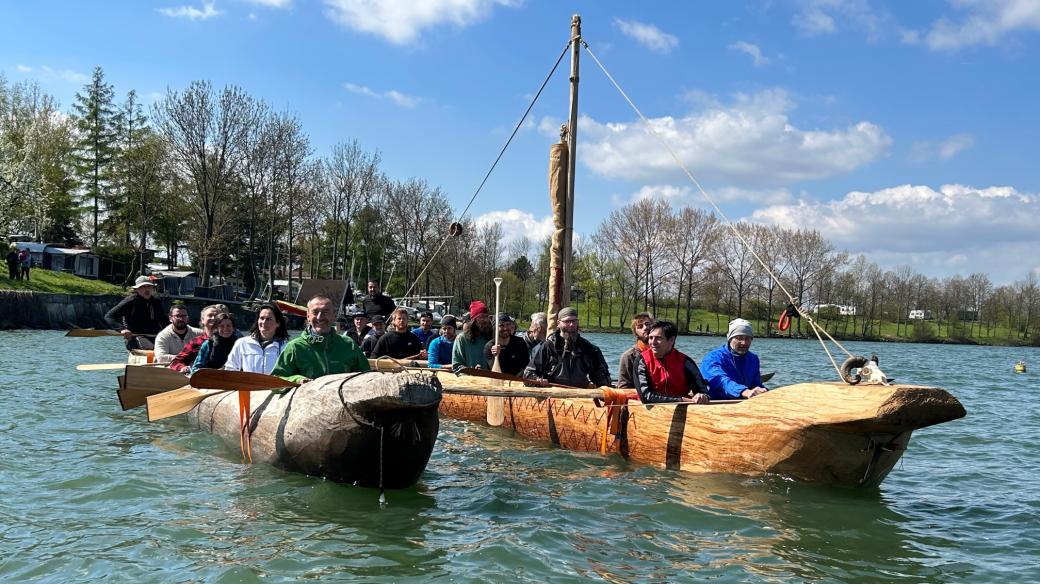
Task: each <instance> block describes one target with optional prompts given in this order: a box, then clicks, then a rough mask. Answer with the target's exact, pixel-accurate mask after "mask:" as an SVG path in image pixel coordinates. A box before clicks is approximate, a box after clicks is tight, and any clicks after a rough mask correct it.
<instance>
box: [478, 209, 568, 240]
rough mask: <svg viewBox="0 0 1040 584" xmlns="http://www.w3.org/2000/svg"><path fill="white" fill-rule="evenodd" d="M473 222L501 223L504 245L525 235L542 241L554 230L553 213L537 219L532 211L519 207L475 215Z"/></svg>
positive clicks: (481, 223) (482, 223)
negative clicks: (522, 209)
mask: <svg viewBox="0 0 1040 584" xmlns="http://www.w3.org/2000/svg"><path fill="white" fill-rule="evenodd" d="M473 222H474V223H476V225H477V226H478V227H483V226H484V225H491V224H494V223H498V224H499V225H501V226H502V234H503V238H502V241H503V243H504V245H509V242H511V241H513V240H514V239H520V238H521V237H524V236H526V237H527V238H528V239H530V240H531V241H542V240H544V239H545V238H546V237H549V236H550V235H552V232H553V219H552V215H546V216H545V217H542V218H541V219H536V218H535V216H534V215H532V214H531V213H528V212H526V211H521V210H519V209H509V210H506V211H491V212H489V213H484V214H483V215H480V216H479V217H475V218H474V219H473Z"/></svg>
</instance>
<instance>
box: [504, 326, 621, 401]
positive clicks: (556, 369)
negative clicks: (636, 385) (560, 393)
mask: <svg viewBox="0 0 1040 584" xmlns="http://www.w3.org/2000/svg"><path fill="white" fill-rule="evenodd" d="M556 317H557V318H558V319H559V320H558V321H557V322H556V332H554V333H553V334H551V335H549V336H548V337H546V339H545V342H543V343H542V344H540V345H538V346H537V347H535V350H534V353H533V354H532V355H531V362H530V363H528V365H527V368H526V369H524V379H525V380H527V382H528V384H529V385H540V386H546V385H548V384H550V383H555V384H560V385H569V386H571V387H588V386H589V384H590V383H591V384H592V385H596V386H610V385H611V381H610V368H608V367H607V362H606V360H605V359H603V353H602V351H600V350H599V347H597V346H596V345H593V344H592V343H590V342H589V341H588V340H586V339H585V338H583V337H582V336H581V335H580V334H579V332H578V330H579V328H580V327H579V326H578V311H577V310H575V309H574V308H571V307H570V306H568V307H567V308H564V309H561V310H560V312H559V313H557V315H556Z"/></svg>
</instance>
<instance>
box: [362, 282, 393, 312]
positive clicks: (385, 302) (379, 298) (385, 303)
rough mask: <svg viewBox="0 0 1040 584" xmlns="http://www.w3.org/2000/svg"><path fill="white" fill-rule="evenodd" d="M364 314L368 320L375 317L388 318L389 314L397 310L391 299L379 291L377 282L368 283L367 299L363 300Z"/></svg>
mask: <svg viewBox="0 0 1040 584" xmlns="http://www.w3.org/2000/svg"><path fill="white" fill-rule="evenodd" d="M364 306H365V314H367V315H368V317H369V318H372V317H373V316H375V315H377V314H378V315H379V316H382V317H383V318H390V314H391V313H393V311H394V309H395V308H397V304H396V303H395V302H394V301H393V299H392V298H390V297H389V296H387V295H386V294H383V293H382V292H380V291H379V282H376V281H375V280H370V281H369V282H368V297H367V298H365V304H364Z"/></svg>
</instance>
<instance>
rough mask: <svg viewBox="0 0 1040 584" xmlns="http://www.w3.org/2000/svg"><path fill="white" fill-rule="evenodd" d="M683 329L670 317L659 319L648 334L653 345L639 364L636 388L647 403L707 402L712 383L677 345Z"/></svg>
mask: <svg viewBox="0 0 1040 584" xmlns="http://www.w3.org/2000/svg"><path fill="white" fill-rule="evenodd" d="M678 334H679V329H678V328H676V326H675V325H674V324H672V323H670V322H668V321H661V322H658V323H655V324H654V325H653V326H652V327H651V328H650V333H649V334H648V335H647V340H648V341H649V345H650V346H649V348H647V349H644V350H643V352H642V353H641V354H640V356H641V359H640V360H639V361H638V363H637V364H636V384H637V385H636V389H637V390H638V391H639V401H641V402H643V403H645V404H651V403H664V402H691V403H695V404H706V403H708V402H709V401H710V399H709V397H708V386H707V384H705V383H704V378H703V377H701V370H700V369H698V368H697V363H695V362H694V361H693V359H691V358H689V357H687V356H686V355H684V354H683V353H681V352H679V350H678V349H676V348H675V338H676V337H677V336H678Z"/></svg>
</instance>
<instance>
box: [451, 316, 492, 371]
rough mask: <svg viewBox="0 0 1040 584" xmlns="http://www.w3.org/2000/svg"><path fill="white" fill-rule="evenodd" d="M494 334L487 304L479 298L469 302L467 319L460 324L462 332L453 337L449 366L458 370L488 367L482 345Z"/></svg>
mask: <svg viewBox="0 0 1040 584" xmlns="http://www.w3.org/2000/svg"><path fill="white" fill-rule="evenodd" d="M494 335H495V329H494V326H493V325H492V324H491V315H490V314H488V311H487V304H484V303H483V302H481V301H480V300H474V301H473V302H470V303H469V321H468V322H466V324H464V325H462V334H461V335H459V336H458V337H455V344H454V345H453V346H452V349H451V368H452V370H453V371H456V372H457V371H458V370H459V369H462V368H463V367H476V368H478V369H490V368H491V366H490V365H488V360H487V357H485V356H484V345H486V344H488V341H490V340H491V339H492V337H494Z"/></svg>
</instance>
